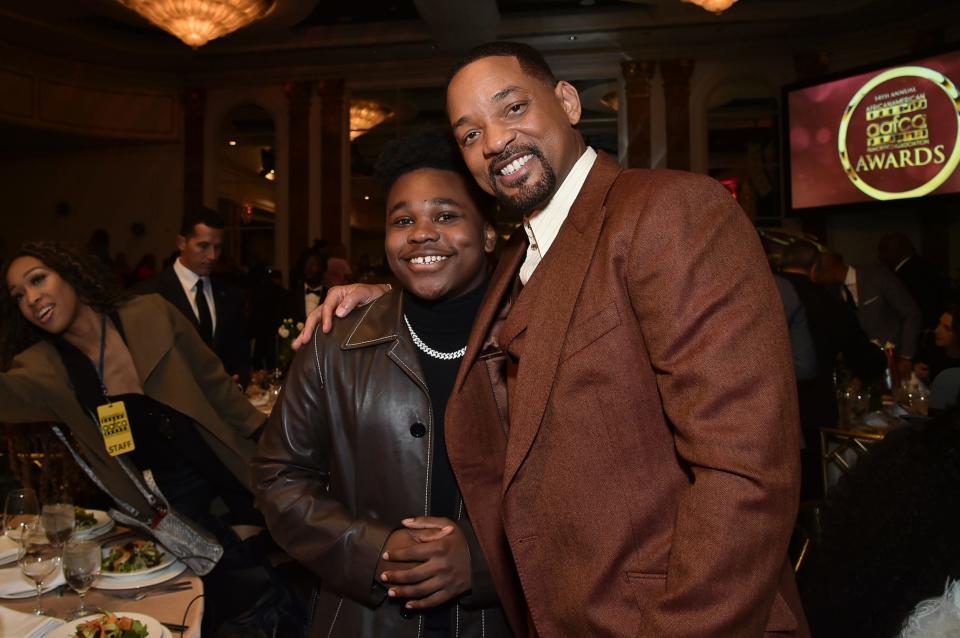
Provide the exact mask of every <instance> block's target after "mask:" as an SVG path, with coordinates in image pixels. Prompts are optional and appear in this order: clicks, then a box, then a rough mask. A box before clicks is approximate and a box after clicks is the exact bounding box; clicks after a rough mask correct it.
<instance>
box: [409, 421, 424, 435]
mask: <svg viewBox="0 0 960 638" xmlns="http://www.w3.org/2000/svg"><path fill="white" fill-rule="evenodd" d="M426 433H427V426H425V425H424V424H423V423H419V422H417V423H414V424H413V425H411V426H410V434H412V435H413V436H415V437H416V438H418V439H419V438H420V437H421V436H423V435H424V434H426Z"/></svg>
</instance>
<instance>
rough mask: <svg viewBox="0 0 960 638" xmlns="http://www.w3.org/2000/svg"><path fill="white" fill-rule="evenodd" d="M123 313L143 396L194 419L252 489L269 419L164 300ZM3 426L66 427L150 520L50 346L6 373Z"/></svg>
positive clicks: (131, 305)
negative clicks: (258, 439)
mask: <svg viewBox="0 0 960 638" xmlns="http://www.w3.org/2000/svg"><path fill="white" fill-rule="evenodd" d="M117 312H118V314H119V316H120V321H121V323H122V324H123V331H124V334H125V336H126V342H127V347H128V348H129V350H130V354H131V356H132V357H133V363H134V365H135V366H136V369H137V375H138V376H139V377H140V382H141V383H142V384H143V391H144V393H145V394H147V395H148V396H150V397H152V398H154V399H156V400H158V401H160V402H162V403H165V404H167V405H169V406H170V407H172V408H174V409H176V410H178V411H179V412H182V413H183V414H185V415H187V416H189V417H190V418H192V419H193V420H194V421H195V422H196V423H197V424H198V425H199V426H200V434H201V435H202V436H203V438H204V440H205V441H206V442H207V444H208V445H209V446H210V449H212V450H213V452H214V453H215V454H216V455H217V456H218V457H219V458H220V460H221V461H223V463H224V465H226V467H227V469H229V470H230V472H231V473H233V474H234V476H236V477H237V478H238V479H239V480H240V482H241V484H243V485H244V486H248V487H249V485H250V476H249V474H250V471H249V464H250V459H251V458H253V454H254V451H255V449H256V446H255V443H254V442H253V441H251V440H250V439H249V438H248V437H249V436H250V435H251V434H252V433H253V432H254V431H255V430H256V429H257V428H259V427H260V425H262V423H263V421H264V419H265V417H264V416H263V415H262V414H260V413H259V412H257V411H256V410H255V409H254V408H253V407H252V406H251V405H250V403H249V402H248V401H247V400H246V398H245V397H244V396H243V394H242V393H241V392H240V390H239V389H238V388H237V385H236V384H235V383H234V382H233V381H232V380H231V378H230V377H229V376H227V374H226V372H224V370H223V366H222V365H221V364H220V360H219V359H218V358H217V356H216V355H215V354H213V352H211V351H210V349H209V348H208V347H207V346H206V345H205V344H204V343H203V341H202V340H201V339H200V336H199V335H198V334H197V331H196V330H195V329H194V328H193V326H192V325H190V323H189V322H188V321H187V319H186V318H184V316H183V314H182V313H181V312H180V311H179V310H177V309H176V308H174V307H173V306H171V305H170V304H169V303H168V302H167V301H166V300H164V299H163V298H161V297H160V296H158V295H144V296H141V297H134V298H133V299H130V300H129V301H125V302H123V303H122V304H121V305H120V306H119V307H118V309H117ZM223 320H224V321H231V320H240V318H239V317H238V318H235V319H231V318H229V317H224V318H223ZM0 421H4V422H7V423H24V422H38V421H51V422H59V423H63V424H65V425H66V426H67V427H68V428H69V429H70V431H71V432H73V434H74V437H75V440H76V441H77V442H78V444H79V447H80V451H81V453H82V454H83V456H84V457H85V458H86V459H87V461H88V462H89V463H90V465H91V467H92V468H93V470H94V471H95V472H96V474H97V476H98V477H99V478H100V479H101V480H102V481H103V482H104V484H105V485H106V486H107V487H108V489H110V491H112V492H113V494H114V495H115V496H116V497H118V498H120V499H123V500H124V501H126V502H127V503H129V504H131V505H133V506H134V507H135V508H137V510H138V511H140V512H142V513H144V514H145V515H146V514H147V513H149V512H150V511H151V510H150V507H149V505H148V504H147V503H146V501H145V499H143V497H142V496H141V495H140V492H139V491H138V490H137V488H136V487H135V486H134V485H133V483H132V482H131V481H130V479H129V478H128V477H127V475H126V474H125V473H124V471H123V469H122V468H121V467H120V464H119V463H117V461H116V460H115V459H113V458H111V457H110V456H109V455H108V454H107V453H106V450H105V449H104V445H103V438H102V437H101V435H100V432H99V429H98V428H97V425H96V423H94V422H93V419H92V418H91V417H90V415H88V414H87V413H86V412H85V411H84V409H83V407H82V406H81V405H80V403H79V402H78V401H77V398H76V395H75V394H74V391H73V387H72V386H71V384H70V380H69V378H68V376H67V370H66V368H65V367H64V365H63V362H62V361H61V359H60V355H59V353H58V352H57V350H56V348H54V347H53V345H51V344H50V343H48V342H46V341H41V342H39V343H36V344H34V345H33V346H31V347H29V348H27V349H26V350H24V351H23V352H21V353H20V354H19V355H17V356H16V357H15V358H14V360H13V363H12V365H11V367H10V370H9V371H7V372H4V373H0Z"/></svg>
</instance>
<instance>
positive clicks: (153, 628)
mask: <svg viewBox="0 0 960 638" xmlns="http://www.w3.org/2000/svg"><path fill="white" fill-rule="evenodd" d="M113 615H114V616H117V617H118V618H130V619H131V620H135V621H138V622H139V623H140V625H141V627H142V628H143V629H145V631H146V633H138V632H130V631H128V632H127V633H126V634H124V633H123V632H120V631H118V632H114V633H111V632H106V633H104V634H101V633H99V632H97V633H90V636H91V637H96V638H100V637H101V636H103V637H104V638H121V636H124V635H127V636H137V638H169V636H170V632H169V631H167V629H166V627H164V626H163V625H162V624H160V621H159V620H157V619H156V618H153V617H151V616H147V615H144V614H134V613H131V612H126V611H116V612H113ZM103 617H104V614H102V613H99V614H91V615H89V616H83V617H82V618H77V619H76V620H71V621H69V622H67V623H66V624H63V625H60V626H59V627H57V628H56V629H54V630H53V631H51V632H49V633H48V634H46V635H45V636H44V638H87V636H85V635H84V634H82V633H79V632H78V631H77V627H78V626H80V625H82V624H83V623H86V622H90V621H92V620H97V619H100V618H103Z"/></svg>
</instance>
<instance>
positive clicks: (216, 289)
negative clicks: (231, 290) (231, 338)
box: [210, 277, 237, 350]
mask: <svg viewBox="0 0 960 638" xmlns="http://www.w3.org/2000/svg"><path fill="white" fill-rule="evenodd" d="M210 286H211V287H212V288H213V309H214V310H213V311H214V313H215V314H216V317H217V321H216V324H215V326H216V327H215V328H214V329H213V341H212V342H211V348H212V349H213V350H216V349H217V347H218V346H219V345H220V336H221V335H222V334H223V330H222V328H223V323H221V322H222V321H223V319H224V314H225V312H226V311H225V310H224V303H225V301H226V300H225V297H226V296H227V292H226V291H225V290H224V289H223V286H221V285H220V284H219V283H216V282H214V280H213V277H211V278H210ZM233 319H234V321H236V320H237V317H234V318H233Z"/></svg>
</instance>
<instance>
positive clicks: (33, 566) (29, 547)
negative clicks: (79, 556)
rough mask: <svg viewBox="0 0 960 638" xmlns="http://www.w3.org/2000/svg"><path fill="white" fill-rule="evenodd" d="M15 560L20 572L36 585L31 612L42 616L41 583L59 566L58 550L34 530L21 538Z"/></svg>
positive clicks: (49, 578)
mask: <svg viewBox="0 0 960 638" xmlns="http://www.w3.org/2000/svg"><path fill="white" fill-rule="evenodd" d="M20 542H21V544H20V552H19V555H18V558H17V562H18V563H19V565H20V572H21V573H22V574H23V575H24V576H26V577H27V578H29V579H30V580H32V581H33V582H34V583H35V584H36V586H37V605H36V609H34V610H33V613H34V614H35V615H37V616H43V615H44V612H43V606H42V605H41V602H40V597H41V596H43V584H44V583H45V582H49V581H50V580H51V578H52V577H53V576H54V575H55V574H56V573H57V569H58V568H59V567H60V550H59V549H58V548H57V547H56V546H54V545H53V544H51V543H50V541H48V540H47V537H46V535H45V534H43V533H41V532H39V531H38V530H36V529H35V530H34V531H33V533H31V534H27V535H25V536H24V537H23V538H22V539H21V541H20Z"/></svg>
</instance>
